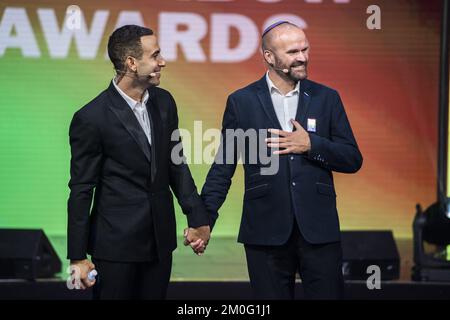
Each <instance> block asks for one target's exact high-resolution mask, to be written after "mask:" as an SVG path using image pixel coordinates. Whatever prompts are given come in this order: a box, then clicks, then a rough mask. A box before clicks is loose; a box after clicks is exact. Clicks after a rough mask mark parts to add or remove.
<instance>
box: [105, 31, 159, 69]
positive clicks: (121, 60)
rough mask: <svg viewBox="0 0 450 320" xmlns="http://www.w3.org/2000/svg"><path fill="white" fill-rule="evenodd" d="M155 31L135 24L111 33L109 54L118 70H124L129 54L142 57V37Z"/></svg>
mask: <svg viewBox="0 0 450 320" xmlns="http://www.w3.org/2000/svg"><path fill="white" fill-rule="evenodd" d="M151 35H153V31H152V30H151V29H149V28H146V27H141V26H137V25H133V24H129V25H125V26H123V27H120V28H118V29H116V30H114V32H113V33H112V34H111V36H110V37H109V40H108V56H109V59H110V60H111V62H112V63H113V65H114V69H116V71H124V69H125V59H126V57H127V56H133V57H135V58H138V59H139V58H141V57H142V53H143V50H142V43H141V37H143V36H151Z"/></svg>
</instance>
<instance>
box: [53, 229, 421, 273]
mask: <svg viewBox="0 0 450 320" xmlns="http://www.w3.org/2000/svg"><path fill="white" fill-rule="evenodd" d="M49 239H50V242H51V243H52V244H53V246H54V248H55V250H56V251H57V253H58V255H59V257H60V259H61V261H62V262H63V269H62V270H63V272H62V273H60V274H58V275H57V276H58V277H60V278H66V276H67V274H66V273H65V272H66V270H67V267H68V265H69V262H68V260H67V259H65V257H66V238H65V237H61V236H49ZM396 243H397V248H398V251H399V254H400V259H401V262H400V279H399V280H400V281H410V280H411V268H412V266H413V265H414V261H413V248H412V240H411V239H396ZM171 281H249V278H248V272H247V263H246V259H245V252H244V247H243V245H242V244H240V243H237V241H236V238H233V237H217V238H214V237H213V238H211V241H210V243H209V245H208V248H207V251H206V253H205V254H204V255H202V256H197V255H195V254H194V253H193V252H192V250H191V248H190V247H185V246H184V245H183V239H182V238H179V239H178V248H177V249H176V250H175V251H174V254H173V268H172V277H171Z"/></svg>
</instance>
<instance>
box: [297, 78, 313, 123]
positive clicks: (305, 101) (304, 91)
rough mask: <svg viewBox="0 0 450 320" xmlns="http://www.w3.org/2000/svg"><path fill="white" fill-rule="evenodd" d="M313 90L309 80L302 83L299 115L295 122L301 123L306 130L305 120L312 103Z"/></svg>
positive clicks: (298, 107)
mask: <svg viewBox="0 0 450 320" xmlns="http://www.w3.org/2000/svg"><path fill="white" fill-rule="evenodd" d="M311 99H312V97H311V90H310V86H309V81H308V80H306V79H305V80H302V81H301V82H300V97H298V106H297V114H296V116H295V120H297V122H299V123H300V124H301V125H302V126H303V127H304V128H306V123H305V118H306V114H307V113H308V108H309V104H310V102H311Z"/></svg>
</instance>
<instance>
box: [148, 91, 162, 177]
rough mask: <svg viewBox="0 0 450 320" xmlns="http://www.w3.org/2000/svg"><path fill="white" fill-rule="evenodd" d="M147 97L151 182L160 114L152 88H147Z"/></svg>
mask: <svg viewBox="0 0 450 320" xmlns="http://www.w3.org/2000/svg"><path fill="white" fill-rule="evenodd" d="M148 93H149V97H148V101H147V113H148V118H149V119H150V134H151V138H152V148H151V159H152V161H151V165H150V167H151V180H152V183H153V181H154V179H155V176H156V169H157V166H156V154H157V152H156V150H157V148H158V144H159V141H157V138H156V137H157V135H156V133H159V135H158V136H161V116H160V115H159V109H158V101H157V99H156V95H155V93H154V91H153V90H151V89H149V90H148Z"/></svg>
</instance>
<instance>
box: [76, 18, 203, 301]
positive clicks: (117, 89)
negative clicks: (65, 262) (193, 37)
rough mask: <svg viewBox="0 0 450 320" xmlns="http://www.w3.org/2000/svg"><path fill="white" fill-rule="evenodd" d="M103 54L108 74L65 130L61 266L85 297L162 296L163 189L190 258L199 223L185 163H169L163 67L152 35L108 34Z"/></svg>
mask: <svg viewBox="0 0 450 320" xmlns="http://www.w3.org/2000/svg"><path fill="white" fill-rule="evenodd" d="M108 54H109V57H110V59H111V61H112V63H113V65H114V69H115V70H116V72H117V76H116V77H115V78H114V79H113V80H112V82H111V84H110V85H109V87H108V88H107V89H106V90H104V91H103V92H101V93H100V94H99V95H98V96H97V97H96V98H94V100H92V101H91V102H89V103H88V104H87V105H86V106H84V107H83V108H81V109H80V110H79V111H77V112H76V113H75V115H74V117H73V120H72V123H71V125H70V134H69V135H70V145H71V153H72V159H71V167H70V173H71V179H70V182H69V187H70V190H71V192H70V197H69V200H68V259H70V260H71V266H72V268H73V269H74V270H75V272H76V273H77V274H78V275H79V277H80V278H81V287H82V288H86V287H90V286H92V285H94V284H95V285H94V291H93V293H94V298H95V299H163V298H165V296H166V289H167V286H168V282H169V278H170V272H171V265H172V251H173V250H174V249H175V248H176V245H177V243H176V226H175V213H174V206H173V198H172V193H171V191H170V189H169V186H170V188H171V189H172V191H173V193H174V194H175V196H176V197H177V199H178V202H179V204H180V206H181V208H182V210H183V212H184V213H185V214H186V215H187V220H188V225H189V226H190V227H191V228H193V231H192V233H191V234H190V239H189V241H190V242H191V244H192V247H193V248H195V250H196V252H202V250H204V247H205V245H206V243H207V241H208V238H209V217H208V213H207V211H206V209H205V208H204V205H203V203H202V201H201V198H200V196H199V195H198V193H197V189H196V187H195V184H194V181H193V179H192V176H191V173H190V171H189V168H188V166H187V165H186V164H185V163H184V162H181V163H180V161H174V159H172V158H171V154H172V149H173V148H174V147H175V146H177V144H178V143H180V141H179V140H178V139H172V138H171V137H172V133H173V132H174V131H175V130H177V129H178V115H177V108H176V104H175V101H174V99H173V97H172V96H171V95H170V93H169V92H167V91H166V90H164V89H160V88H158V87H157V86H158V85H159V79H160V75H161V69H162V68H163V67H164V66H165V61H164V59H163V58H162V56H161V53H160V49H159V46H158V42H157V38H156V36H155V35H154V34H153V31H152V30H150V29H148V28H144V27H140V26H135V25H127V26H124V27H121V28H119V29H117V30H115V31H114V32H113V33H112V35H111V36H110V38H109V41H108ZM177 154H178V155H179V156H182V151H181V152H179V153H177ZM175 160H176V159H175ZM94 190H95V193H94ZM93 193H94V196H93ZM92 198H94V200H93V204H92V208H91V202H92ZM87 253H89V254H90V255H91V256H92V261H93V262H94V264H93V263H92V262H90V261H89V260H88V259H87V256H86V255H87ZM94 268H95V269H96V270H97V272H98V276H97V279H96V281H92V282H91V281H89V279H87V275H88V273H89V272H90V271H92V270H93V269H94Z"/></svg>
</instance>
